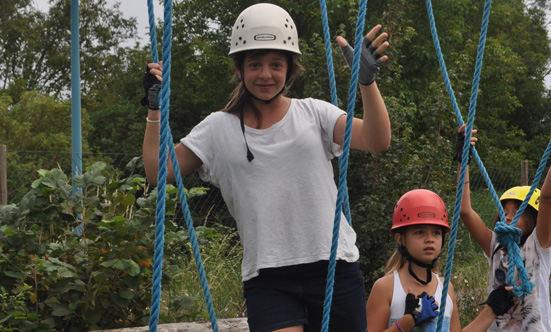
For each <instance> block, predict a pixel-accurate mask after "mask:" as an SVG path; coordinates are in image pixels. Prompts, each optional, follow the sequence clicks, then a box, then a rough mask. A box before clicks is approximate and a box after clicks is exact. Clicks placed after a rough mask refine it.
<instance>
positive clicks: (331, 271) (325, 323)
mask: <svg viewBox="0 0 551 332" xmlns="http://www.w3.org/2000/svg"><path fill="white" fill-rule="evenodd" d="M359 7H360V8H359V12H358V21H357V23H356V37H355V47H354V58H353V65H352V68H351V69H352V76H351V78H350V88H349V94H348V108H347V117H346V130H345V134H344V143H343V154H342V156H341V158H340V162H339V170H340V172H339V187H338V195H337V203H336V208H335V220H334V224H333V239H332V243H331V253H330V256H329V267H328V273H327V283H326V289H325V301H324V306H323V320H322V329H321V331H323V332H327V331H328V329H329V318H330V312H331V302H332V299H333V285H334V281H335V267H336V265H337V259H336V258H337V248H338V240H339V228H340V219H341V213H342V205H343V200H344V199H345V198H346V197H347V193H346V173H347V168H348V156H349V153H350V137H351V134H352V119H353V118H354V104H355V102H356V90H357V83H358V72H359V69H360V54H361V49H362V39H363V27H364V20H365V13H366V7H367V0H361V1H360V4H359ZM322 16H325V17H326V16H327V11H326V10H325V9H324V8H322ZM325 21H326V19H325Z"/></svg>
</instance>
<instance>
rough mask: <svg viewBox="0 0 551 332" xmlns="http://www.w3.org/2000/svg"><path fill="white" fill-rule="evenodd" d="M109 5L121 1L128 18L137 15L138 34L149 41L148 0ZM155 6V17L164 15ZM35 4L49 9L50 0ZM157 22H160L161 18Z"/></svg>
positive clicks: (110, 0) (109, 0)
mask: <svg viewBox="0 0 551 332" xmlns="http://www.w3.org/2000/svg"><path fill="white" fill-rule="evenodd" d="M0 1H2V0H0ZM106 1H107V4H108V5H107V6H108V7H111V8H112V7H113V6H114V5H115V3H120V7H119V9H120V11H121V12H122V13H123V15H124V16H125V17H127V18H130V17H135V18H136V19H137V21H138V35H139V36H140V41H141V44H142V45H143V44H144V43H147V42H149V35H148V32H149V18H148V14H147V0H106ZM152 2H153V5H154V7H155V17H156V18H158V17H162V16H163V6H162V5H160V4H159V1H158V0H153V1H152ZM34 3H35V5H36V6H37V8H39V9H40V10H42V11H47V10H48V7H49V0H34ZM155 22H156V23H157V24H158V22H159V20H158V19H156V20H155ZM133 45H134V42H132V41H129V46H133Z"/></svg>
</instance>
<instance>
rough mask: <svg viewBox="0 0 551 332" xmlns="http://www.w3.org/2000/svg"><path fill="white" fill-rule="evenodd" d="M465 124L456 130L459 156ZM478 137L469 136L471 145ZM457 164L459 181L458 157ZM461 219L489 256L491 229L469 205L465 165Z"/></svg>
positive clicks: (467, 177)
mask: <svg viewBox="0 0 551 332" xmlns="http://www.w3.org/2000/svg"><path fill="white" fill-rule="evenodd" d="M464 131H465V125H462V126H461V127H460V128H459V130H458V131H457V144H456V149H457V156H461V154H462V153H463V142H464V139H463V140H461V138H462V137H463V138H464V137H465V136H464V135H465V134H464ZM476 132H477V130H476V129H475V130H473V131H472V134H473V135H474V134H475V133H476ZM477 140H478V139H477V138H476V137H473V136H471V145H472V146H474V145H475V143H476V141H477ZM458 161H459V165H458V167H457V179H458V181H459V173H460V171H461V159H460V158H459V159H458ZM458 185H459V183H458ZM460 216H461V220H462V221H463V223H464V224H465V226H466V227H467V229H468V230H469V233H470V234H471V236H472V237H473V238H474V239H475V241H476V242H477V243H478V245H479V246H480V247H481V248H482V250H483V251H484V253H485V254H486V256H488V257H490V255H491V252H490V245H491V242H492V231H491V230H490V229H489V228H488V227H487V226H486V224H484V221H483V220H482V218H480V216H479V215H478V213H476V211H475V210H473V207H472V206H471V190H470V186H469V166H467V173H466V175H465V183H464V187H463V196H461V211H460Z"/></svg>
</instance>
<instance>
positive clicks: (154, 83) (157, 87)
mask: <svg viewBox="0 0 551 332" xmlns="http://www.w3.org/2000/svg"><path fill="white" fill-rule="evenodd" d="M143 89H144V93H145V95H144V97H143V98H142V100H141V104H142V106H147V107H148V108H149V109H150V110H152V111H157V110H159V91H161V81H159V80H158V79H157V77H156V76H155V75H153V74H151V69H150V68H149V67H147V69H146V71H145V74H144V75H143Z"/></svg>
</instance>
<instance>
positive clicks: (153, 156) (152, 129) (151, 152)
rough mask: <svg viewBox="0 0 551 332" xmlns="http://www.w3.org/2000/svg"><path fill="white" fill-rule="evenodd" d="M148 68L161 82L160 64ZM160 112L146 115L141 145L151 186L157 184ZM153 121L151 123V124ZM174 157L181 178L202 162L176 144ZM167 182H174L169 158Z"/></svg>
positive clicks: (149, 112) (146, 174)
mask: <svg viewBox="0 0 551 332" xmlns="http://www.w3.org/2000/svg"><path fill="white" fill-rule="evenodd" d="M148 67H149V68H150V70H151V74H153V75H155V76H156V77H157V79H159V81H161V80H162V77H161V75H162V63H150V64H148ZM160 118H161V112H160V111H159V110H156V111H154V110H149V111H148V114H147V119H148V120H149V121H148V122H147V126H146V127H145V135H144V140H143V145H142V153H143V160H144V168H145V176H146V178H147V181H148V182H149V183H151V184H153V185H156V184H157V175H158V173H159V141H160V127H161V126H160V123H159V122H156V121H158V120H160ZM151 121H153V122H151ZM174 152H175V153H176V157H177V158H178V165H179V166H180V173H181V175H182V176H185V175H188V174H190V173H191V172H193V171H194V170H196V169H197V168H199V167H200V166H201V165H202V164H203V162H202V161H201V159H199V157H197V155H196V154H195V153H193V152H192V151H191V150H190V149H188V148H187V147H186V146H185V145H183V144H182V143H180V144H178V145H177V146H176V147H175V148H174ZM166 181H167V182H173V181H174V171H173V168H172V161H171V160H170V156H169V158H168V161H167V175H166Z"/></svg>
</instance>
